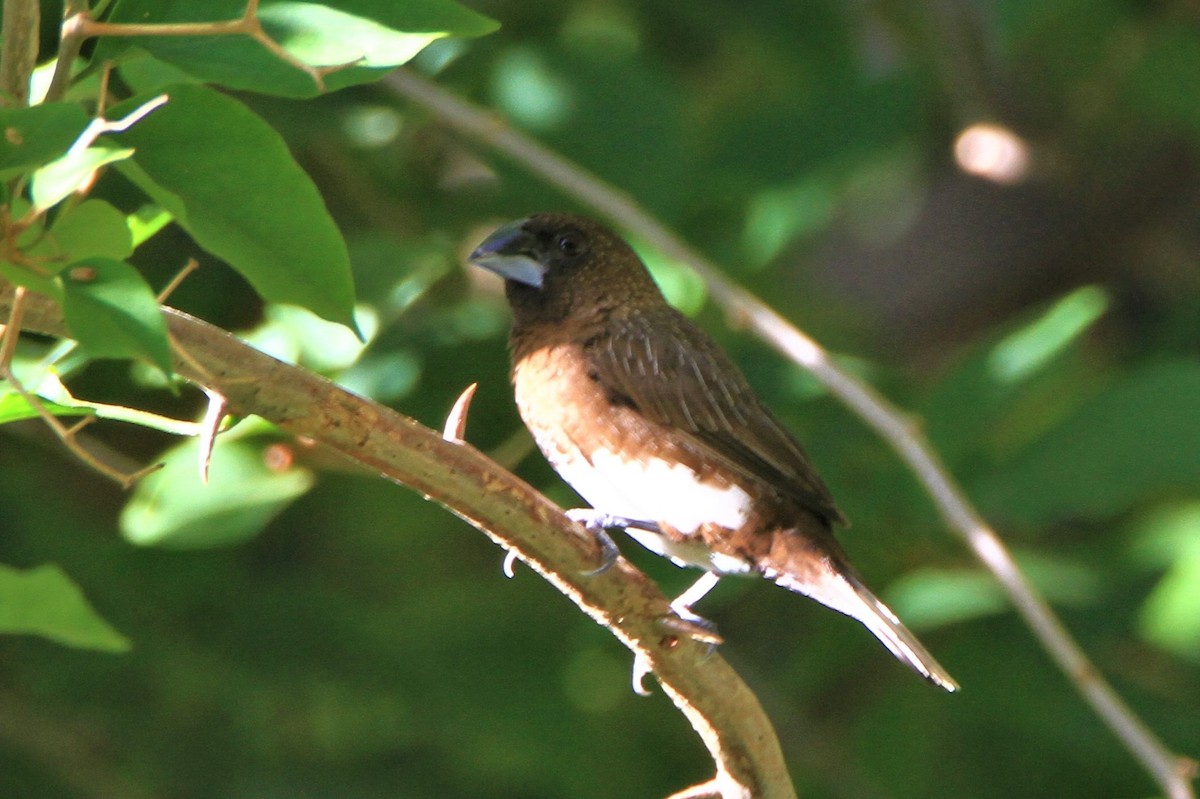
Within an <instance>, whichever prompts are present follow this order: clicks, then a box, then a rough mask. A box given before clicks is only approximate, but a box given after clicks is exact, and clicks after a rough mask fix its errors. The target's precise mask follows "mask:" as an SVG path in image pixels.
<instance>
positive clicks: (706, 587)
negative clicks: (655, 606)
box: [671, 571, 721, 646]
mask: <svg viewBox="0 0 1200 799" xmlns="http://www.w3.org/2000/svg"><path fill="white" fill-rule="evenodd" d="M720 580H721V575H719V574H717V573H716V572H710V571H706V572H704V574H702V575H700V579H698V580H696V582H694V583H692V585H691V587H690V588H688V590H686V591H684V592H683V593H682V594H680V595H679V596H677V597H675V599H674V600H672V602H671V611H672V612H673V613H674V614H675V615H676V616H678V617H679V619H680V620H681V621H682V622H684V623H685V624H686V625H687V627H688V634H689V635H691V636H692V637H693V638H695V639H696V640H698V641H703V642H705V643H708V644H712V645H714V646H715V645H716V644H719V643H721V636H720V634H718V633H717V625H715V624H713V623H712V622H711V621H709V620H708V619H706V618H704V617H703V616H699V615H697V614H696V613H694V612H692V605H694V604H696V603H697V602H699V601H700V600H701V599H703V598H704V595H705V594H707V593H708V592H709V591H711V590H713V588H715V587H716V585H717V583H718V582H720ZM696 628H699V630H698V631H697V629H696Z"/></svg>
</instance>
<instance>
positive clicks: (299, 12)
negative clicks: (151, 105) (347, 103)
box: [95, 0, 497, 97]
mask: <svg viewBox="0 0 1200 799" xmlns="http://www.w3.org/2000/svg"><path fill="white" fill-rule="evenodd" d="M245 10H246V2H245V0H206V1H205V2H203V3H184V2H175V3H164V2H162V0H122V2H120V3H119V4H117V6H116V7H115V8H114V9H113V13H112V15H111V17H110V18H109V21H110V22H114V23H137V24H163V23H204V22H220V21H232V20H237V19H241V18H242V16H243V14H244V13H245ZM258 18H259V20H260V21H261V23H262V25H263V29H264V31H265V32H266V34H267V36H268V37H270V38H271V40H272V41H273V42H274V43H275V45H277V46H278V47H281V48H283V50H284V52H285V54H286V57H290V58H293V59H295V60H296V61H297V62H298V63H288V61H287V60H286V58H283V57H281V56H280V54H278V53H275V52H271V50H269V49H268V48H267V47H266V46H265V44H264V43H263V42H261V41H257V40H255V39H254V38H251V37H250V36H249V35H246V34H243V35H236V36H144V37H119V36H113V37H103V38H101V40H100V44H99V45H98V47H97V51H96V55H95V58H97V59H113V60H117V58H118V56H124V57H128V56H130V55H131V54H130V53H129V50H130V49H131V48H138V50H139V51H145V52H149V53H150V54H151V55H152V56H153V57H154V58H155V59H158V60H160V61H164V62H166V63H168V64H170V65H172V66H174V67H175V68H178V69H180V70H183V71H184V72H186V73H188V74H189V75H191V76H193V77H194V78H198V79H200V80H203V81H206V82H210V83H215V84H219V85H222V86H227V87H230V88H234V89H244V90H247V91H255V92H261V93H264V94H276V95H281V96H284V97H314V96H316V95H317V94H319V93H320V92H321V89H322V86H321V85H319V84H318V82H317V81H316V80H314V75H313V74H311V73H310V72H308V71H306V70H305V69H304V68H303V67H305V66H307V67H339V66H342V65H348V66H346V67H345V68H341V69H336V70H333V71H329V72H325V73H324V74H323V75H322V77H321V83H322V84H323V88H324V90H325V91H334V90H336V89H341V88H344V87H346V86H353V85H357V84H361V83H369V82H371V81H375V80H378V79H380V78H382V77H383V76H384V75H386V74H387V73H388V72H389V71H390V70H392V69H394V68H395V67H398V66H400V65H402V64H404V63H407V62H408V61H409V60H410V59H412V57H413V56H415V55H416V54H417V53H418V52H419V51H420V50H421V49H422V48H424V47H425V46H426V45H428V44H429V43H430V42H432V41H435V40H437V39H440V38H443V37H446V36H481V35H483V34H485V33H489V32H491V31H493V30H495V29H496V27H497V24H496V23H495V22H494V21H492V20H490V19H488V18H487V17H485V16H483V15H482V14H479V13H476V12H475V11H472V10H470V9H469V8H466V7H465V6H461V5H459V4H458V3H455V2H453V0H405V2H396V0H340V1H339V2H337V3H316V2H313V3H306V2H295V1H294V0H283V1H282V2H272V0H263V2H261V3H260V4H259V6H258ZM135 69H136V68H135ZM141 77H142V79H141V80H139V81H138V82H139V83H140V85H142V86H147V85H154V82H153V81H151V82H150V83H147V81H146V80H145V78H147V77H152V76H151V75H147V73H146V71H143V72H142V76H141ZM158 85H161V84H158Z"/></svg>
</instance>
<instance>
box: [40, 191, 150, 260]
mask: <svg viewBox="0 0 1200 799" xmlns="http://www.w3.org/2000/svg"><path fill="white" fill-rule="evenodd" d="M28 254H29V255H30V256H32V257H34V258H37V259H39V260H40V262H42V264H43V266H44V267H45V268H46V269H48V270H49V271H51V272H54V273H57V272H59V271H61V269H62V268H63V267H65V266H66V265H67V264H68V263H71V262H73V261H78V260H80V259H81V258H87V257H90V256H98V257H101V258H113V259H116V260H118V261H119V260H123V259H125V258H128V257H129V256H130V255H132V254H133V242H132V240H131V237H130V232H129V226H128V225H127V224H126V223H125V215H124V214H122V213H121V212H120V211H118V210H117V209H116V208H114V207H112V206H111V205H109V204H108V203H106V202H104V201H103V200H86V201H84V202H82V203H80V204H79V205H77V206H75V207H74V208H70V209H68V210H66V211H64V212H63V213H61V214H59V215H58V217H57V218H56V219H55V220H54V224H52V225H51V226H50V230H48V231H47V232H46V235H45V236H43V237H42V238H41V240H39V241H38V243H37V245H36V246H35V247H32V248H30V250H29V252H28Z"/></svg>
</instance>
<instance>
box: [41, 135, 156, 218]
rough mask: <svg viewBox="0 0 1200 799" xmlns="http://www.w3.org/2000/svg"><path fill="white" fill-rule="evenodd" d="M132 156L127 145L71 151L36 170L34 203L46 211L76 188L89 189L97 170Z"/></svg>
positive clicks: (79, 189)
mask: <svg viewBox="0 0 1200 799" xmlns="http://www.w3.org/2000/svg"><path fill="white" fill-rule="evenodd" d="M131 155H133V150H131V149H128V148H124V149H122V148H112V147H87V148H84V149H82V150H76V151H74V152H68V153H67V154H66V155H64V156H63V157H62V158H58V159H56V160H54V161H51V162H50V163H48V164H46V165H45V166H44V167H42V168H41V169H39V170H37V171H36V172H34V173H33V181H32V184H31V186H30V190H29V194H30V196H31V197H32V198H33V206H34V208H36V209H37V210H39V211H45V210H46V209H48V208H52V207H53V206H55V205H57V204H58V203H60V202H61V201H63V200H64V199H66V198H67V197H68V196H69V195H71V194H72V193H74V192H76V191H82V190H85V189H86V188H88V185H89V184H90V183H91V182H92V180H93V176H94V175H95V173H96V170H97V169H99V168H100V167H102V166H104V165H105V164H111V163H113V162H114V161H122V160H124V159H126V158H128V157H129V156H131Z"/></svg>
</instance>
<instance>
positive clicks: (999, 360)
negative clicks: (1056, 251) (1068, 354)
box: [989, 286, 1108, 383]
mask: <svg viewBox="0 0 1200 799" xmlns="http://www.w3.org/2000/svg"><path fill="white" fill-rule="evenodd" d="M1107 308H1108V296H1107V295H1106V294H1105V293H1104V290H1103V289H1101V288H1100V287H1099V286H1084V287H1083V288H1079V289H1076V290H1075V291H1072V292H1071V293H1070V294H1068V295H1067V296H1065V297H1063V298H1062V299H1060V300H1058V301H1057V302H1055V303H1054V304H1053V305H1052V306H1050V308H1049V309H1048V310H1047V311H1046V312H1045V313H1044V314H1042V315H1041V316H1039V317H1038V318H1037V319H1035V320H1034V321H1033V322H1031V323H1030V324H1028V325H1026V326H1025V327H1022V328H1021V329H1020V330H1017V331H1015V332H1013V333H1011V334H1010V335H1008V336H1006V337H1005V338H1004V339H1003V340H1002V341H1001V342H1000V343H999V344H997V345H996V347H995V349H993V350H992V354H991V358H990V361H989V366H990V367H991V371H992V374H993V375H994V376H995V378H996V380H998V381H1000V382H1001V383H1014V382H1018V381H1020V380H1022V379H1024V378H1025V377H1027V376H1028V375H1029V374H1030V373H1032V372H1034V371H1036V370H1037V369H1039V368H1041V367H1042V366H1044V365H1045V364H1046V363H1048V362H1049V361H1050V360H1051V359H1053V358H1054V356H1055V355H1057V354H1059V353H1060V352H1061V351H1062V350H1063V349H1064V348H1065V347H1067V346H1068V345H1069V344H1070V343H1071V342H1072V341H1073V340H1074V339H1075V338H1076V337H1077V336H1079V335H1080V334H1081V333H1082V332H1083V331H1085V330H1087V328H1088V327H1089V326H1090V325H1091V324H1092V323H1093V322H1095V321H1096V320H1097V319H1099V318H1100V317H1101V316H1102V315H1103V314H1104V311H1105V310H1106V309H1107Z"/></svg>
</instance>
